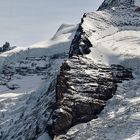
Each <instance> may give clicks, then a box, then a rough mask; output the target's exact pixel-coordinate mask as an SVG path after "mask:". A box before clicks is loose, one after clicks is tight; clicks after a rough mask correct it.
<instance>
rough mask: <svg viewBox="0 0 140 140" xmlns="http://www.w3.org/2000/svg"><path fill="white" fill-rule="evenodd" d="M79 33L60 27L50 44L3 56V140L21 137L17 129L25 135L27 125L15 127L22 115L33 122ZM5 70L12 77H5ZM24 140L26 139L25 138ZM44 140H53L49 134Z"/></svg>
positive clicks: (0, 56) (0, 108)
mask: <svg viewBox="0 0 140 140" xmlns="http://www.w3.org/2000/svg"><path fill="white" fill-rule="evenodd" d="M76 29H77V25H69V26H61V27H60V29H59V31H58V32H57V33H56V35H55V36H54V37H53V38H52V39H51V40H49V41H44V42H39V43H36V44H34V45H32V46H29V47H27V48H22V47H17V48H15V49H13V50H10V51H7V52H5V53H2V54H0V72H1V73H0V83H1V84H0V116H1V119H0V137H2V138H3V137H4V136H7V138H4V139H11V136H13V135H17V133H18V131H17V132H14V131H13V130H14V129H15V128H16V127H18V130H19V131H20V130H21V131H22V129H23V128H22V127H24V122H20V124H18V125H17V126H16V121H19V120H20V117H21V116H22V114H24V115H25V116H28V115H30V117H28V119H31V118H32V116H31V114H30V113H31V111H32V109H33V108H34V107H35V106H36V103H37V100H38V99H39V98H40V97H41V96H42V95H43V94H44V93H45V92H46V91H47V89H48V87H49V85H50V83H51V82H52V81H53V80H54V79H55V78H56V76H57V74H58V72H59V67H60V66H61V64H62V62H63V61H64V59H65V58H66V57H67V55H66V54H67V53H68V51H69V47H70V44H71V41H72V39H73V36H74V34H75V31H76ZM53 56H54V58H52V57H53ZM56 56H57V57H56ZM37 68H39V69H37ZM3 70H4V71H5V73H6V71H7V72H8V74H9V75H11V76H8V75H7V74H4V73H3ZM2 83H4V84H2ZM13 87H15V88H14V89H11V88H13ZM52 98H53V96H52V95H51V94H50V95H48V97H47V99H48V102H49V100H51V99H52ZM48 113H49V112H48ZM19 125H21V126H19ZM19 127H20V128H21V129H19ZM7 134H8V135H7ZM21 137H22V139H24V138H25V137H24V134H23V136H20V138H21ZM0 139H1V138H0ZM25 139H26V138H25ZM44 139H45V140H49V139H50V138H49V136H48V134H47V133H44V134H43V135H42V136H40V137H39V138H38V140H44Z"/></svg>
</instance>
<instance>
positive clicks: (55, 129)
mask: <svg viewBox="0 0 140 140" xmlns="http://www.w3.org/2000/svg"><path fill="white" fill-rule="evenodd" d="M130 78H133V76H132V73H131V71H130V70H127V69H125V68H124V67H123V66H120V65H112V66H111V67H107V66H105V65H100V64H95V63H94V62H93V61H92V60H90V59H87V58H84V57H77V56H75V57H74V56H73V57H72V58H71V59H70V60H69V61H65V62H64V63H63V64H62V66H61V70H60V74H59V75H58V77H57V83H56V105H55V110H54V112H53V115H52V122H53V123H52V129H51V134H52V135H54V136H55V139H57V136H59V135H61V134H63V133H65V132H66V131H67V130H68V129H69V128H70V127H72V126H74V125H76V124H78V123H83V122H88V121H90V120H92V119H95V118H97V117H98V114H99V113H100V112H101V111H102V110H103V108H104V106H105V104H106V101H107V100H109V99H110V98H111V97H112V96H113V95H114V94H115V92H116V89H117V83H118V82H121V81H122V80H128V79H130ZM64 139H66V138H63V140H64Z"/></svg>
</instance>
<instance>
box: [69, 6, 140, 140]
mask: <svg viewBox="0 0 140 140" xmlns="http://www.w3.org/2000/svg"><path fill="white" fill-rule="evenodd" d="M136 8H137V7H135V6H131V7H129V8H128V7H125V6H120V7H112V8H111V9H109V10H103V11H97V12H92V13H87V14H86V17H84V19H83V20H84V22H83V24H82V27H83V29H84V31H85V32H86V33H87V34H88V35H90V36H89V39H90V41H91V42H92V45H93V48H91V53H90V54H89V55H88V56H87V57H89V58H91V59H92V60H93V61H94V62H96V63H101V64H106V65H110V64H121V65H123V66H125V67H127V68H130V69H132V71H133V75H134V79H133V80H130V81H125V82H123V83H120V84H119V85H118V89H117V92H116V94H115V95H114V97H113V98H112V99H110V100H109V101H108V102H107V105H106V107H105V109H104V110H103V111H102V112H101V114H100V115H99V118H98V119H94V120H92V121H90V122H88V123H83V124H78V125H76V126H74V127H72V128H71V129H70V130H69V131H68V132H67V136H71V137H72V138H73V139H74V140H140V11H137V10H136Z"/></svg>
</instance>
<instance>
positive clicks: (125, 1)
mask: <svg viewBox="0 0 140 140" xmlns="http://www.w3.org/2000/svg"><path fill="white" fill-rule="evenodd" d="M138 3H140V2H139V0H104V2H103V3H102V4H101V6H100V7H99V9H98V10H104V9H109V8H111V7H118V6H121V5H124V6H133V5H135V4H136V5H138Z"/></svg>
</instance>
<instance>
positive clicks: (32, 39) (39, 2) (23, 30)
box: [0, 0, 103, 47]
mask: <svg viewBox="0 0 140 140" xmlns="http://www.w3.org/2000/svg"><path fill="white" fill-rule="evenodd" d="M102 1H103V0H0V46H1V45H2V44H3V43H4V42H5V41H8V42H10V43H11V44H12V45H14V46H22V47H24V46H30V45H32V44H34V43H36V42H40V41H45V40H48V39H50V38H51V37H52V36H53V35H54V34H55V33H56V31H57V29H58V28H59V26H60V25H61V24H77V23H79V22H80V19H81V17H82V15H83V13H85V12H91V11H95V10H96V9H97V8H98V7H99V5H100V4H101V3H102Z"/></svg>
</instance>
